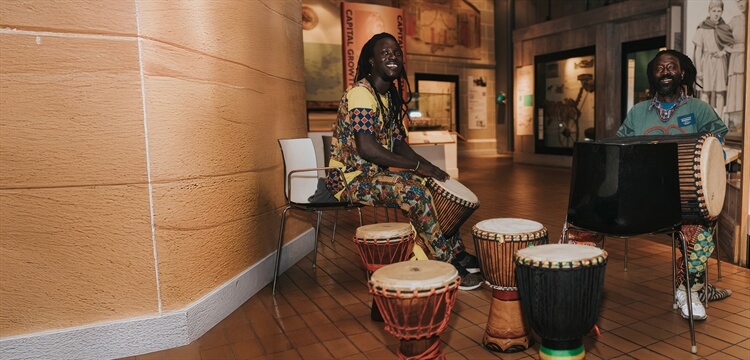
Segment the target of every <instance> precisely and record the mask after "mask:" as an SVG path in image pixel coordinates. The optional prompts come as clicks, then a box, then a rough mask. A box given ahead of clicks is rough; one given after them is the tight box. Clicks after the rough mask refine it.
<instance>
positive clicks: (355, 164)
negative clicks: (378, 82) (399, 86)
mask: <svg viewBox="0 0 750 360" xmlns="http://www.w3.org/2000/svg"><path fill="white" fill-rule="evenodd" d="M363 90H366V91H363ZM376 96H378V95H377V94H376V92H375V89H373V88H372V87H371V86H370V84H369V83H368V82H367V80H364V79H363V80H360V81H359V82H358V83H357V84H355V85H353V86H352V87H350V88H349V89H347V91H346V93H345V94H344V96H343V97H342V98H341V103H340V105H339V112H338V117H337V121H336V127H335V128H334V130H333V139H332V141H331V148H330V149H329V151H330V152H331V162H330V164H329V166H337V167H339V166H340V167H343V169H344V176H345V177H346V180H347V181H348V182H350V181H352V180H353V179H354V178H355V177H356V176H358V175H359V174H363V175H365V176H369V175H372V174H376V173H378V172H382V171H385V170H386V169H385V168H382V167H380V166H378V165H377V164H374V163H371V162H369V161H367V160H365V159H363V158H361V157H360V156H359V154H358V153H357V147H356V144H355V141H354V134H356V133H358V132H362V133H366V134H373V135H375V138H376V139H377V141H378V142H379V143H380V144H381V145H383V147H385V148H386V149H389V150H392V149H393V146H394V145H395V143H396V142H398V141H403V140H404V136H405V135H406V130H405V129H404V124H403V123H402V122H400V121H386V119H384V118H385V116H383V115H385V113H386V110H385V109H381V107H380V106H379V104H378V102H377V100H376V98H375V97H376ZM363 97H364V98H365V99H363ZM383 100H384V104H386V103H387V102H388V99H387V98H386V99H383ZM350 102H354V103H356V104H357V105H356V106H365V105H361V104H366V105H368V106H370V107H369V108H365V107H357V108H351V107H350V104H349V103H350ZM326 185H327V186H328V189H329V190H331V192H332V193H333V194H337V196H338V195H339V194H338V193H339V192H340V191H341V190H342V189H343V188H344V185H345V184H344V182H343V179H340V178H339V177H338V176H337V175H336V174H333V173H332V174H329V176H328V178H327V180H326Z"/></svg>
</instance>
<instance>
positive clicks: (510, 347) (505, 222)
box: [472, 218, 548, 352]
mask: <svg viewBox="0 0 750 360" xmlns="http://www.w3.org/2000/svg"><path fill="white" fill-rule="evenodd" d="M472 235H473V237H474V246H475V249H476V251H477V257H478V258H479V264H480V268H481V269H482V274H484V277H485V279H487V283H488V284H489V285H490V287H491V288H492V303H491V305H490V315H489V319H488V320H487V328H486V330H485V332H484V338H483V339H482V343H483V344H484V346H485V347H486V348H488V349H490V350H492V351H500V352H517V351H523V350H526V349H528V348H529V346H531V344H532V343H533V339H532V338H531V336H530V335H529V334H530V331H529V330H528V326H527V325H526V323H525V321H524V319H523V316H522V312H521V304H520V303H519V301H518V291H517V288H516V276H515V273H514V271H515V264H514V263H513V254H514V253H515V252H516V251H518V250H519V249H523V248H526V247H528V246H534V245H540V244H545V243H547V241H548V238H547V228H545V227H544V226H542V224H540V223H538V222H536V221H532V220H525V219H514V218H500V219H489V220H483V221H480V222H479V223H477V224H476V225H474V227H473V228H472Z"/></svg>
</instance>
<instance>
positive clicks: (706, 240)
mask: <svg viewBox="0 0 750 360" xmlns="http://www.w3.org/2000/svg"><path fill="white" fill-rule="evenodd" d="M681 231H682V234H683V235H684V236H685V239H686V242H687V251H681V252H682V255H681V256H680V258H679V259H678V261H677V264H678V265H677V279H676V283H675V286H677V287H678V288H679V289H681V290H685V284H684V283H685V265H683V264H684V260H683V256H685V254H687V257H688V276H690V291H698V290H700V289H702V288H703V285H704V282H705V277H704V275H705V273H706V262H707V261H708V259H709V258H710V257H711V253H713V251H714V248H715V246H714V241H713V234H712V231H713V230H712V228H711V227H706V226H703V225H682V230H681ZM676 241H679V240H676ZM680 244H681V242H678V243H677V244H675V245H676V246H677V247H678V248H680V250H682V249H681V245H680Z"/></svg>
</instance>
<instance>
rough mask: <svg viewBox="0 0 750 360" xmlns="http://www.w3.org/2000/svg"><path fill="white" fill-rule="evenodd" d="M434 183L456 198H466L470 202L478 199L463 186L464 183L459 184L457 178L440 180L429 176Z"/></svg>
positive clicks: (476, 201) (475, 202)
mask: <svg viewBox="0 0 750 360" xmlns="http://www.w3.org/2000/svg"><path fill="white" fill-rule="evenodd" d="M430 179H431V180H432V181H433V182H434V183H435V184H436V185H438V186H440V187H442V188H443V189H445V190H447V191H448V192H449V193H451V194H453V195H454V196H456V197H457V198H459V199H461V200H466V201H468V202H470V203H472V204H478V203H479V199H478V198H477V196H476V195H474V193H473V192H471V190H469V188H467V187H466V186H464V184H461V183H460V182H458V180H455V179H448V180H446V181H440V180H437V179H433V178H430Z"/></svg>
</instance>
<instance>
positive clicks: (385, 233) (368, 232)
mask: <svg viewBox="0 0 750 360" xmlns="http://www.w3.org/2000/svg"><path fill="white" fill-rule="evenodd" d="M354 243H355V244H356V245H357V249H358V250H359V255H360V257H361V258H362V263H363V264H364V266H365V269H366V270H367V275H368V278H369V276H370V274H372V273H373V272H374V271H375V270H377V269H380V268H381V267H383V266H385V265H388V264H393V263H397V262H400V261H406V260H409V257H410V256H411V253H412V248H413V247H414V229H413V228H412V226H411V224H409V223H399V222H389V223H378V224H370V225H363V226H360V227H358V228H357V231H356V233H355V235H354ZM370 311H371V312H370V318H371V319H373V320H375V321H382V320H383V318H382V317H381V313H380V311H379V310H378V306H377V304H376V303H375V301H374V300H373V302H372V307H371V308H370Z"/></svg>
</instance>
